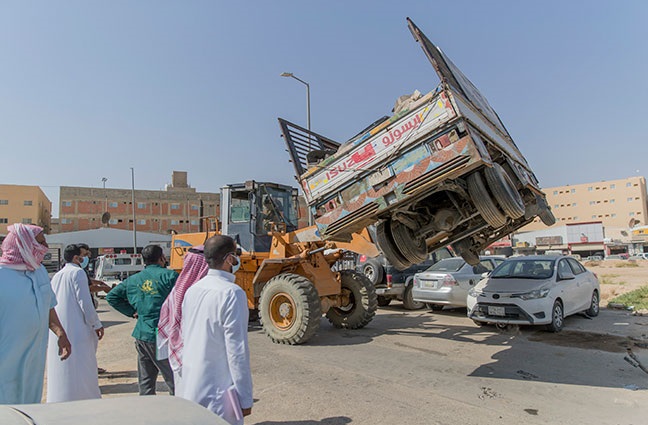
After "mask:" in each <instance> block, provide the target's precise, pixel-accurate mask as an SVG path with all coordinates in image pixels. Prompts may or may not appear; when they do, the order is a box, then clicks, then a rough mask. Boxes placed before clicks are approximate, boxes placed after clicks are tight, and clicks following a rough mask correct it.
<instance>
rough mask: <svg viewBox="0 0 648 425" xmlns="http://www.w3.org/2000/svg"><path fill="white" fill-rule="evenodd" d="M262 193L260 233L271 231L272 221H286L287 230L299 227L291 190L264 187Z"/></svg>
mask: <svg viewBox="0 0 648 425" xmlns="http://www.w3.org/2000/svg"><path fill="white" fill-rule="evenodd" d="M260 195H261V196H260V197H259V198H260V200H259V201H260V204H261V205H260V211H261V214H260V217H261V220H257V232H258V233H267V232H269V231H270V230H271V229H272V223H285V224H286V230H287V231H292V230H295V229H296V228H297V226H296V224H297V212H296V211H293V210H294V207H293V202H291V196H292V194H291V193H290V192H286V191H283V190H278V189H275V188H272V187H263V188H262V189H261V191H260Z"/></svg>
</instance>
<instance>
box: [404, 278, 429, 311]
mask: <svg viewBox="0 0 648 425" xmlns="http://www.w3.org/2000/svg"><path fill="white" fill-rule="evenodd" d="M403 307H405V309H407V310H420V309H422V308H423V307H425V303H422V302H419V301H414V299H413V298H412V284H411V283H410V284H409V285H407V286H406V287H405V290H404V291H403Z"/></svg>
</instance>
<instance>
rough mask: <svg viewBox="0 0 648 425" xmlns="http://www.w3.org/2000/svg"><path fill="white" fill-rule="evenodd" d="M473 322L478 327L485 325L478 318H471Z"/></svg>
mask: <svg viewBox="0 0 648 425" xmlns="http://www.w3.org/2000/svg"><path fill="white" fill-rule="evenodd" d="M473 323H474V324H475V325H477V326H479V327H480V328H481V327H482V326H486V322H480V321H479V320H475V319H473Z"/></svg>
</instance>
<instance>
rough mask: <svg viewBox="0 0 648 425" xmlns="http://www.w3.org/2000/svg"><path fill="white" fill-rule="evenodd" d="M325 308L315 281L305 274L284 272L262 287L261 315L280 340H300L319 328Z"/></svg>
mask: <svg viewBox="0 0 648 425" xmlns="http://www.w3.org/2000/svg"><path fill="white" fill-rule="evenodd" d="M321 318H322V308H321V303H320V299H319V295H318V294H317V290H316V289H315V285H313V283H312V282H311V281H310V280H308V279H307V278H305V277H304V276H301V275H298V274H292V273H283V274H280V275H277V276H275V277H273V278H272V279H270V280H269V281H268V282H267V283H266V284H265V285H264V286H263V289H262V290H261V297H260V298H259V319H260V321H261V326H262V327H263V331H264V332H265V334H266V335H268V336H269V337H270V339H271V340H272V342H275V343H277V344H290V345H295V344H301V343H304V342H306V341H308V340H309V339H310V338H311V337H312V336H313V335H315V333H316V332H317V330H318V329H319V325H320V320H321Z"/></svg>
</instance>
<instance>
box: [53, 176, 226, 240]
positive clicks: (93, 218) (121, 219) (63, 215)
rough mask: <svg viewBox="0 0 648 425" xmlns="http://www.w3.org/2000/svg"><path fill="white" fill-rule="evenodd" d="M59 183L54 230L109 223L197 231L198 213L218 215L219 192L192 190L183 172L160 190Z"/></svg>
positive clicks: (147, 229)
mask: <svg viewBox="0 0 648 425" xmlns="http://www.w3.org/2000/svg"><path fill="white" fill-rule="evenodd" d="M134 194H135V204H134V205H133V191H132V190H131V189H109V188H106V189H103V188H95V187H71V186H61V188H60V201H59V202H60V206H59V217H58V228H57V229H56V231H57V232H71V231H79V230H91V229H98V228H100V227H111V228H116V229H123V230H132V229H133V209H135V220H136V223H135V227H136V229H137V230H138V231H142V232H152V233H167V234H168V233H170V232H177V233H187V232H198V231H200V217H205V216H218V215H219V213H220V195H219V194H218V193H208V192H196V189H195V188H193V187H191V186H189V184H188V181H187V172H185V171H174V172H173V176H172V183H171V184H169V185H166V187H165V189H164V190H135V191H134Z"/></svg>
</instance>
